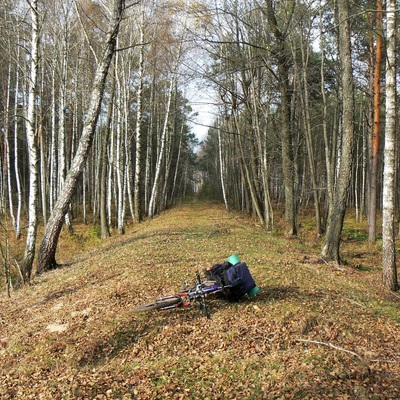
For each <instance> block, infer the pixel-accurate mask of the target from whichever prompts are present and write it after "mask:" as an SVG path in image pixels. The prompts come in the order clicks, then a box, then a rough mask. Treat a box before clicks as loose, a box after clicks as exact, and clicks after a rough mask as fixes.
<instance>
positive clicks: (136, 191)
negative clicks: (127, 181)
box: [133, 10, 144, 223]
mask: <svg viewBox="0 0 400 400" xmlns="http://www.w3.org/2000/svg"><path fill="white" fill-rule="evenodd" d="M139 29H140V45H141V46H140V51H139V71H138V75H139V77H138V79H139V82H138V88H137V95H136V101H137V109H136V132H135V135H136V158H135V178H134V184H133V196H134V201H133V205H134V220H135V223H139V222H140V220H141V218H142V215H141V212H140V208H141V207H140V201H141V196H140V180H141V177H142V169H141V168H142V166H141V164H142V92H143V65H144V10H142V11H141V21H140V27H139Z"/></svg>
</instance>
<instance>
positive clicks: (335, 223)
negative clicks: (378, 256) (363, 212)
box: [321, 0, 355, 263]
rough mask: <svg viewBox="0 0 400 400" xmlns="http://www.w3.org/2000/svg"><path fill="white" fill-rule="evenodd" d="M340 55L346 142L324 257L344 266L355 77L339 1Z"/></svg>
mask: <svg viewBox="0 0 400 400" xmlns="http://www.w3.org/2000/svg"><path fill="white" fill-rule="evenodd" d="M337 5H338V14H339V22H340V23H339V54H340V65H341V74H342V91H343V106H342V107H343V109H342V112H343V140H342V152H341V157H340V165H339V174H338V179H337V183H336V186H335V189H334V199H333V208H332V210H330V213H329V216H328V226H327V231H326V236H325V241H324V244H323V247H322V252H321V255H322V257H324V258H326V259H328V260H334V261H336V262H337V263H340V254H339V249H340V235H341V232H342V228H343V222H344V216H345V212H346V200H347V194H348V188H349V184H350V177H351V163H352V151H353V145H354V137H355V134H354V84H353V76H352V60H351V41H350V22H349V4H348V2H347V0H338V2H337Z"/></svg>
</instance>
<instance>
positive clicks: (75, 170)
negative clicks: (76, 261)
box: [37, 0, 125, 274]
mask: <svg viewBox="0 0 400 400" xmlns="http://www.w3.org/2000/svg"><path fill="white" fill-rule="evenodd" d="M124 6H125V1H124V0H115V1H114V2H113V9H112V18H111V21H110V25H109V30H108V33H107V38H106V42H105V46H104V49H103V52H102V55H101V57H99V64H98V66H97V70H96V75H95V78H94V82H93V89H92V94H91V101H90V105H89V109H88V112H87V117H86V120H85V123H84V127H83V132H82V136H81V139H80V141H79V146H78V149H77V151H76V155H75V157H74V159H73V161H72V164H71V168H70V170H69V172H68V174H67V177H66V179H65V182H64V186H63V191H62V193H61V194H60V196H59V198H58V200H57V203H56V205H55V207H54V209H53V211H52V213H51V215H50V218H49V222H48V223H47V225H46V229H45V233H44V236H43V240H42V242H41V245H40V249H39V260H38V267H37V274H40V273H42V272H45V271H47V270H49V269H51V268H56V267H57V263H56V258H55V254H56V249H57V243H58V238H59V235H60V231H61V228H62V224H63V218H64V216H65V215H66V213H67V211H68V205H69V203H70V201H71V197H72V195H73V194H74V192H75V189H76V184H77V181H78V179H79V178H80V176H81V174H82V170H83V167H84V163H85V160H86V158H87V156H88V153H89V150H90V147H91V144H92V141H93V136H94V133H95V130H96V125H97V120H98V117H99V114H100V108H101V102H102V99H103V94H104V88H105V82H106V78H107V74H108V70H109V67H110V64H111V60H112V58H113V55H114V53H115V46H116V39H117V36H118V31H119V26H120V22H121V19H122V14H123V10H124Z"/></svg>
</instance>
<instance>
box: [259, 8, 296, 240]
mask: <svg viewBox="0 0 400 400" xmlns="http://www.w3.org/2000/svg"><path fill="white" fill-rule="evenodd" d="M266 6H267V17H268V21H269V23H270V25H271V29H272V32H273V34H274V37H275V40H276V45H275V49H274V53H275V56H276V58H277V62H278V66H277V71H278V81H279V92H280V93H279V94H280V117H281V121H280V123H281V128H280V132H281V143H282V170H283V180H284V187H285V223H286V234H287V235H289V236H293V235H297V199H296V194H295V183H294V181H295V174H294V156H293V132H292V128H291V112H290V107H291V97H292V93H291V92H292V88H291V85H290V80H289V65H290V60H289V56H288V49H287V46H286V43H285V40H286V38H285V36H284V33H283V32H281V30H280V29H279V27H278V21H277V18H276V15H275V11H274V7H273V1H272V0H267V1H266ZM294 7H295V2H294V1H292V2H291V4H290V8H291V9H290V10H289V13H292V12H293V9H294ZM288 23H289V21H287V24H288Z"/></svg>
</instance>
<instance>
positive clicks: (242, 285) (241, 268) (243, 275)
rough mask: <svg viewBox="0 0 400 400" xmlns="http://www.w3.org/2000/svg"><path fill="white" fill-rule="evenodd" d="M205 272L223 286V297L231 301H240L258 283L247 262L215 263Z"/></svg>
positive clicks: (208, 277)
mask: <svg viewBox="0 0 400 400" xmlns="http://www.w3.org/2000/svg"><path fill="white" fill-rule="evenodd" d="M205 274H206V277H207V279H211V280H214V281H216V282H217V283H218V284H219V285H221V286H223V289H222V297H223V298H225V299H227V300H229V301H233V302H234V301H238V300H239V299H240V298H241V297H243V296H244V295H245V294H246V293H247V292H249V291H250V290H251V289H253V288H254V287H256V283H255V282H254V279H253V278H252V276H251V274H250V271H249V269H248V268H247V265H246V264H245V263H237V264H235V265H232V264H230V263H229V262H228V261H225V262H224V263H222V264H214V265H213V266H212V267H211V268H210V269H208V270H206V271H205Z"/></svg>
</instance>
